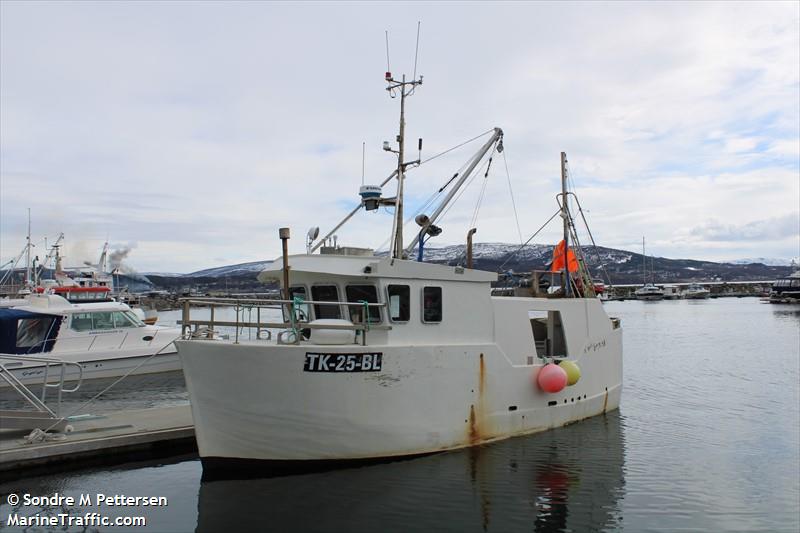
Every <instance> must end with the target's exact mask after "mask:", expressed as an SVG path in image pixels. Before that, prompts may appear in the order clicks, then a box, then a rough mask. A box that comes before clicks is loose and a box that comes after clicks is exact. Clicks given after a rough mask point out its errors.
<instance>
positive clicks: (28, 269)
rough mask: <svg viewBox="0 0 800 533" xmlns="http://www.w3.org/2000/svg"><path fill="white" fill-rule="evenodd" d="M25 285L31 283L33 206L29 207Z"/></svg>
mask: <svg viewBox="0 0 800 533" xmlns="http://www.w3.org/2000/svg"><path fill="white" fill-rule="evenodd" d="M25 285H26V286H30V285H31V208H30V207H29V208H28V243H27V245H26V246H25Z"/></svg>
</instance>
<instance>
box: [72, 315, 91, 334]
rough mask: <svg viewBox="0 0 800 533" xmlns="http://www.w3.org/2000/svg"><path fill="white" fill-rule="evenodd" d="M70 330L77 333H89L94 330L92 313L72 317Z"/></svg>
mask: <svg viewBox="0 0 800 533" xmlns="http://www.w3.org/2000/svg"><path fill="white" fill-rule="evenodd" d="M69 327H70V328H72V329H73V330H75V331H89V330H91V329H92V313H75V314H74V315H72V322H71V323H70V326H69Z"/></svg>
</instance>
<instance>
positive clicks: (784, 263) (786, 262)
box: [731, 257, 799, 266]
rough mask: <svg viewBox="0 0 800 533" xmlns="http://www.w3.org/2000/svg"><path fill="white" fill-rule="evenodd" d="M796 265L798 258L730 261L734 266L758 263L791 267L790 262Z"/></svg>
mask: <svg viewBox="0 0 800 533" xmlns="http://www.w3.org/2000/svg"><path fill="white" fill-rule="evenodd" d="M793 261H794V263H795V264H797V263H798V261H799V260H798V258H796V257H795V258H793V259H785V258H779V257H749V258H746V259H734V260H733V261H731V263H732V264H734V265H751V264H753V263H760V264H762V265H767V266H791V264H792V262H793Z"/></svg>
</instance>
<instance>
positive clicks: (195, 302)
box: [180, 298, 392, 346]
mask: <svg viewBox="0 0 800 533" xmlns="http://www.w3.org/2000/svg"><path fill="white" fill-rule="evenodd" d="M180 301H181V303H182V309H183V311H182V316H181V322H180V325H181V330H182V336H183V338H185V339H192V338H194V339H197V338H203V337H205V338H212V337H213V336H214V334H215V333H216V332H217V330H216V329H215V328H217V327H229V328H235V333H234V342H235V343H238V342H239V340H240V333H241V332H242V331H243V330H244V329H250V330H252V329H255V330H256V339H257V340H271V338H272V333H271V331H270V329H279V330H283V331H281V332H280V333H279V335H280V334H281V333H284V332H286V331H288V332H290V333H292V335H284V336H283V337H281V336H279V337H278V339H277V341H278V342H279V343H281V344H298V343H299V342H300V340H301V339H302V333H301V332H302V330H305V329H308V330H314V329H327V330H351V331H354V332H356V333H357V334H358V333H359V332H360V335H361V344H362V345H364V346H366V344H367V333H368V332H369V331H370V330H384V331H386V330H390V329H392V328H391V326H388V325H383V324H381V323H372V322H370V319H369V310H370V309H371V308H374V307H378V308H380V307H385V306H386V304H384V303H369V302H366V301H360V302H343V301H319V300H303V299H300V298H295V299H293V300H279V299H252V298H181V300H180ZM312 305H314V306H316V305H333V306H347V307H357V308H360V309H363V313H362V317H364V318H365V319H364V318H362V320H361V321H359V322H354V323H353V324H352V325H350V324H314V323H313V322H309V321H308V320H302V319H298V318H297V317H298V310H300V309H299V308H300V306H312ZM198 307H202V308H208V309H209V312H210V317H209V319H208V320H197V319H193V318H192V317H191V312H192V309H193V308H198ZM218 308H234V309H235V310H236V320H218V319H217V318H216V316H215V312H216V310H217V309H218ZM267 309H269V310H273V311H281V312H282V313H283V316H284V317H285V316H288V317H289V318H290V320H289V321H288V322H287V321H285V320H284V321H281V322H274V321H271V322H270V321H262V318H261V314H262V310H267ZM245 313H246V314H247V317H248V318H247V320H245V319H244V315H245ZM254 313H255V321H253V314H254ZM240 317H241V318H240ZM201 327H204V328H206V329H201Z"/></svg>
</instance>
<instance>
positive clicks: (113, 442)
mask: <svg viewBox="0 0 800 533" xmlns="http://www.w3.org/2000/svg"><path fill="white" fill-rule="evenodd" d="M69 424H70V425H71V426H72V427H73V428H74V429H73V431H72V432H71V433H66V434H64V435H65V436H64V438H63V439H59V440H49V441H45V442H36V443H32V444H28V443H26V442H25V437H26V436H27V435H28V434H29V433H30V432H29V431H27V430H3V429H2V428H0V473H2V475H3V477H4V478H6V477H15V475H19V476H21V475H23V474H30V472H31V470H37V469H42V468H45V467H46V468H47V469H49V468H50V467H53V466H58V467H60V468H63V467H72V468H76V467H77V468H83V467H86V466H89V465H92V464H98V463H101V464H109V463H121V462H126V461H129V460H132V459H135V458H142V457H149V456H153V455H174V454H177V453H185V452H192V451H195V450H196V449H197V448H196V443H195V440H194V425H193V423H192V413H191V408H190V406H189V405H179V406H172V407H156V408H151V409H140V410H127V411H120V412H115V413H112V414H105V415H102V416H92V417H81V418H76V419H72V420H70V421H69Z"/></svg>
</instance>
